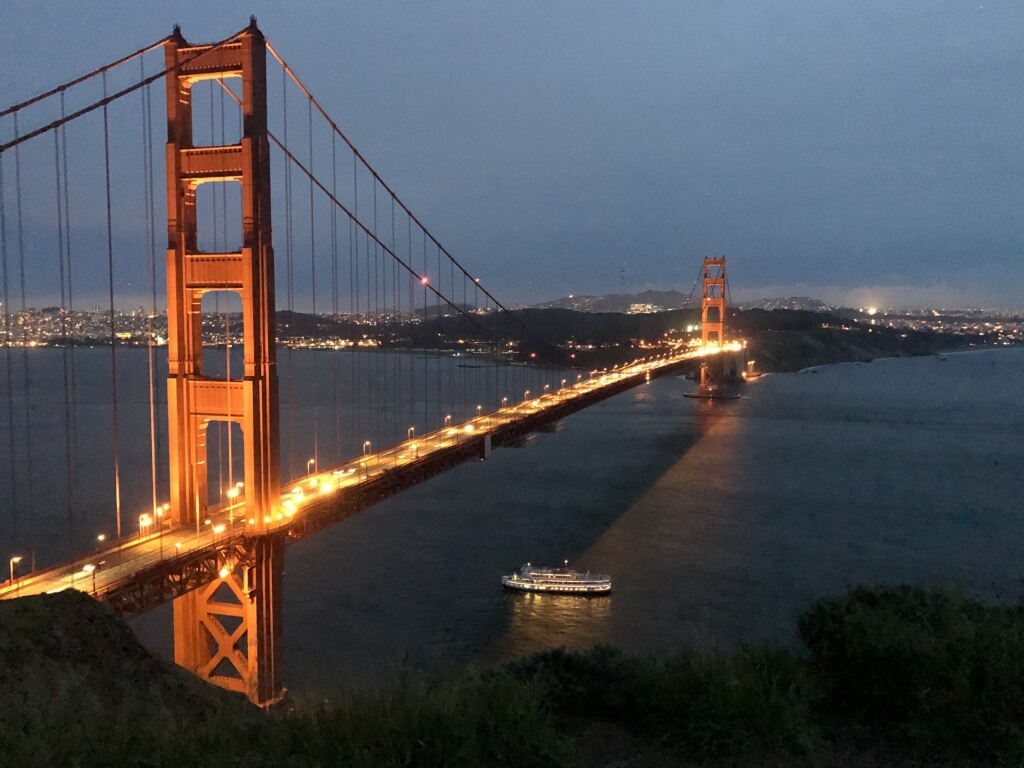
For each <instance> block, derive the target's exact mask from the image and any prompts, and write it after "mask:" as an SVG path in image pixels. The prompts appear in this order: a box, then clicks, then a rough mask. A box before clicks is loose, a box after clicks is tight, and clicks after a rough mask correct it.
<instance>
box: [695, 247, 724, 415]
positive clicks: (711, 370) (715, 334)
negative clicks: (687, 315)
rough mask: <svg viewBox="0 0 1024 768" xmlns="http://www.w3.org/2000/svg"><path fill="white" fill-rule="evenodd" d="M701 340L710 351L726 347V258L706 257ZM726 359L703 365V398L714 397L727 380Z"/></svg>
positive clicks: (718, 355) (714, 358)
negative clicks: (713, 348) (724, 380)
mask: <svg viewBox="0 0 1024 768" xmlns="http://www.w3.org/2000/svg"><path fill="white" fill-rule="evenodd" d="M700 329H701V330H700V340H701V344H702V346H703V347H704V348H705V349H707V348H708V347H709V346H711V345H718V346H719V347H721V346H722V345H724V344H725V256H720V257H718V258H712V257H708V256H705V257H704V289H703V292H702V299H701V308H700ZM723 373H724V356H723V355H722V354H721V353H720V354H717V355H715V356H714V357H713V358H712V359H711V360H710V362H709V361H708V360H707V358H705V359H704V360H703V361H702V362H701V366H700V390H699V395H700V396H701V397H714V396H715V395H716V394H717V393H719V391H720V389H721V386H722V382H723V379H724V376H723Z"/></svg>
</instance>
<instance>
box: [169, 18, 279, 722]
mask: <svg viewBox="0 0 1024 768" xmlns="http://www.w3.org/2000/svg"><path fill="white" fill-rule="evenodd" d="M164 54H165V60H166V66H167V70H168V73H167V78H166V80H167V237H168V247H167V303H168V311H167V328H168V354H167V357H168V386H167V400H168V407H167V418H168V442H169V454H170V456H169V459H170V491H171V517H172V521H173V522H174V523H176V524H178V525H193V524H194V525H195V528H196V531H197V532H200V531H201V530H202V524H203V520H204V518H205V513H206V509H207V504H208V489H207V472H208V468H207V461H206V459H207V456H206V431H207V427H208V426H209V424H210V423H211V422H227V423H228V428H229V429H230V424H232V423H233V424H238V425H239V426H240V427H241V432H242V443H243V446H242V451H243V454H244V458H245V477H244V482H245V485H244V493H245V515H246V517H247V518H248V519H249V520H250V521H251V524H249V525H248V527H247V531H248V534H249V535H247V536H246V537H245V539H244V545H243V546H242V547H236V548H235V549H234V550H233V552H231V553H229V552H227V551H225V552H224V563H223V566H222V568H221V570H220V575H221V578H220V579H215V580H214V581H213V582H212V583H211V584H209V585H207V586H205V587H201V588H199V589H196V590H194V591H192V592H189V593H187V594H185V595H184V596H183V597H179V598H178V599H176V600H175V601H174V656H175V661H177V662H178V664H181V665H182V666H184V667H186V668H187V669H190V670H192V671H193V672H195V673H196V674H197V675H199V676H200V677H201V678H203V679H205V680H208V681H210V682H213V683H215V684H217V685H220V686H222V687H224V688H229V689H232V690H236V691H240V692H243V693H245V694H246V695H247V696H248V697H249V698H250V699H251V700H252V701H253V702H255V703H257V704H259V705H268V704H270V703H273V702H274V701H275V700H277V699H278V698H279V697H280V695H281V686H280V683H279V678H278V666H279V665H278V661H279V646H280V612H281V575H282V570H283V562H284V545H283V541H282V539H281V538H280V537H279V536H277V535H274V534H273V533H270V532H268V527H269V526H268V523H270V522H271V521H273V520H274V519H275V517H276V515H277V511H278V507H279V505H280V495H281V494H280V489H279V475H280V468H279V434H278V432H279V427H278V384H277V368H276V351H275V321H274V252H273V249H272V247H271V224H270V157H269V144H268V139H267V88H266V41H265V40H264V38H263V34H262V33H261V32H260V30H259V29H258V28H257V26H256V23H255V20H252V21H251V23H250V25H249V27H248V28H247V29H246V30H244V31H243V32H242V33H241V34H239V35H238V36H236V37H235V38H233V39H232V40H230V41H229V42H226V43H222V44H219V45H190V44H189V43H187V42H186V41H185V39H184V38H183V37H182V36H181V32H180V30H179V29H178V28H177V27H175V30H174V34H173V35H172V36H171V37H170V38H168V39H167V41H166V42H165V43H164ZM226 78H241V91H242V98H241V110H242V136H241V138H240V140H239V143H238V144H232V145H226V146H198V147H197V146H195V144H194V142H193V119H192V86H193V85H194V84H195V83H197V82H199V81H202V80H223V79H226ZM210 182H235V183H238V184H240V185H241V214H242V246H241V249H240V250H239V251H234V252H225V253H207V252H202V251H200V250H199V247H198V243H199V238H198V234H199V233H198V232H197V216H196V192H197V189H198V187H199V186H200V185H202V184H205V183H210ZM213 291H229V292H233V293H236V294H238V295H239V296H240V297H241V303H242V316H243V333H244V351H243V355H244V371H243V375H242V377H241V378H237V377H236V378H231V379H226V378H225V379H218V378H213V377H211V376H209V375H207V374H206V373H205V372H204V370H203V344H202V297H203V295H204V294H206V293H209V292H213Z"/></svg>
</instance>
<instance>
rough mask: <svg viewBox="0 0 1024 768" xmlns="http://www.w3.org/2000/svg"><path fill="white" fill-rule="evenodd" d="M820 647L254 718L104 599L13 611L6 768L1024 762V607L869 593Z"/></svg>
mask: <svg viewBox="0 0 1024 768" xmlns="http://www.w3.org/2000/svg"><path fill="white" fill-rule="evenodd" d="M799 627H800V634H801V637H802V638H803V640H804V642H805V643H806V649H805V650H804V651H802V652H797V651H794V650H791V649H784V648H776V647H766V646H764V647H754V648H744V649H741V650H740V651H739V652H737V653H734V654H732V655H724V654H706V653H697V652H692V651H684V652H681V653H677V654H675V655H672V656H669V657H666V658H653V657H648V656H636V655H629V654H625V653H623V652H621V651H618V650H615V649H613V648H608V647H598V648H594V649H593V650H591V651H586V652H569V651H565V650H552V651H547V652H543V653H539V654H536V655H534V656H530V657H527V658H524V659H521V660H519V661H516V662H512V663H510V664H507V665H505V666H503V667H499V668H496V669H492V670H487V671H485V672H482V673H466V674H465V675H463V676H462V677H460V678H459V679H456V680H447V681H431V680H427V679H424V678H422V677H419V676H414V675H410V674H401V675H399V677H398V679H397V680H396V681H395V682H394V683H393V684H391V685H390V686H388V687H386V688H385V689H384V690H382V691H380V692H376V693H347V694H343V695H342V696H340V697H339V698H338V699H337V700H336V701H332V702H329V703H328V702H324V703H318V704H314V705H308V704H303V703H301V702H299V703H296V702H290V703H289V704H288V705H287V706H284V707H282V708H280V709H278V710H276V711H273V712H270V713H264V712H259V711H257V710H255V709H254V708H252V707H250V706H249V705H248V704H247V703H246V702H245V701H244V700H242V699H241V698H240V697H238V696H236V695H234V694H228V693H225V692H223V691H220V690H217V689H213V688H210V687H207V686H206V685H204V684H202V683H200V682H199V681H198V680H196V679H193V678H192V677H190V676H189V675H188V674H186V673H184V672H182V671H181V670H179V669H177V668H174V667H173V666H172V665H169V664H166V663H164V662H161V661H159V660H157V659H154V658H153V657H152V656H150V655H149V653H148V652H146V650H145V649H143V648H142V646H141V645H139V643H138V641H137V640H136V639H135V637H134V635H133V634H132V633H131V631H130V630H129V629H128V628H127V627H126V626H125V625H123V624H122V623H121V622H119V621H118V620H117V619H116V618H114V617H113V616H111V615H109V613H108V611H107V610H106V609H105V608H103V607H102V606H99V605H97V604H95V603H94V602H93V601H92V600H91V599H90V598H88V597H87V596H85V595H82V594H79V593H76V592H64V593H60V594H57V595H46V596H40V597H33V598H23V599H20V600H12V601H7V602H4V603H0V766H4V768H6V767H7V766H58V765H59V766H83V767H84V766H120V765H125V766H136V765H138V766H172V765H173V766H252V767H256V766H510V767H511V766H515V767H516V768H529V766H553V765H566V766H594V765H604V766H610V765H631V766H695V765H751V764H757V765H774V766H796V765H824V764H827V765H839V766H877V765H919V764H928V765H933V764H943V765H998V764H1005V765H1019V764H1020V763H1021V761H1022V760H1024V608H1022V607H1020V606H990V605H982V604H980V603H978V602H975V601H973V600H969V599H967V598H966V597H965V596H964V595H962V594H960V593H958V592H955V591H948V590H922V589H914V588H910V587H897V588H889V587H878V588H857V589H854V590H853V591H851V592H850V593H849V594H848V595H846V596H845V597H841V598H834V599H826V600H822V601H819V602H818V603H816V604H815V605H813V606H812V607H811V608H810V609H809V610H808V611H807V612H806V613H805V614H804V615H803V616H802V617H801V618H800V622H799Z"/></svg>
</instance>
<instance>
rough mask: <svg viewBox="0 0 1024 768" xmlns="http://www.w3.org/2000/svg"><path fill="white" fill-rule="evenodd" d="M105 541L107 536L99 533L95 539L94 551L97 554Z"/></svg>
mask: <svg viewBox="0 0 1024 768" xmlns="http://www.w3.org/2000/svg"><path fill="white" fill-rule="evenodd" d="M106 540H107V534H105V533H101V534H100V535H99V536H97V537H96V551H97V552H99V551H100V549H101V548H102V547H103V542H104V541H106Z"/></svg>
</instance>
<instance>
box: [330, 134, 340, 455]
mask: <svg viewBox="0 0 1024 768" xmlns="http://www.w3.org/2000/svg"><path fill="white" fill-rule="evenodd" d="M331 194H332V195H334V197H335V199H337V197H338V142H337V139H336V138H335V136H334V134H333V133H332V134H331ZM331 315H332V317H333V318H334V322H335V324H337V322H338V208H337V206H334V205H332V206H331ZM335 333H337V325H336V326H335ZM340 359H341V355H340V354H339V352H338V348H337V345H335V346H334V349H333V350H332V352H331V368H332V374H333V376H332V383H333V384H334V455H333V456H332V457H331V458H332V460H331V464H336V463H337V462H339V461H340V460H341V432H340V422H339V415H340V414H339V412H338V365H339V362H340Z"/></svg>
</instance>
